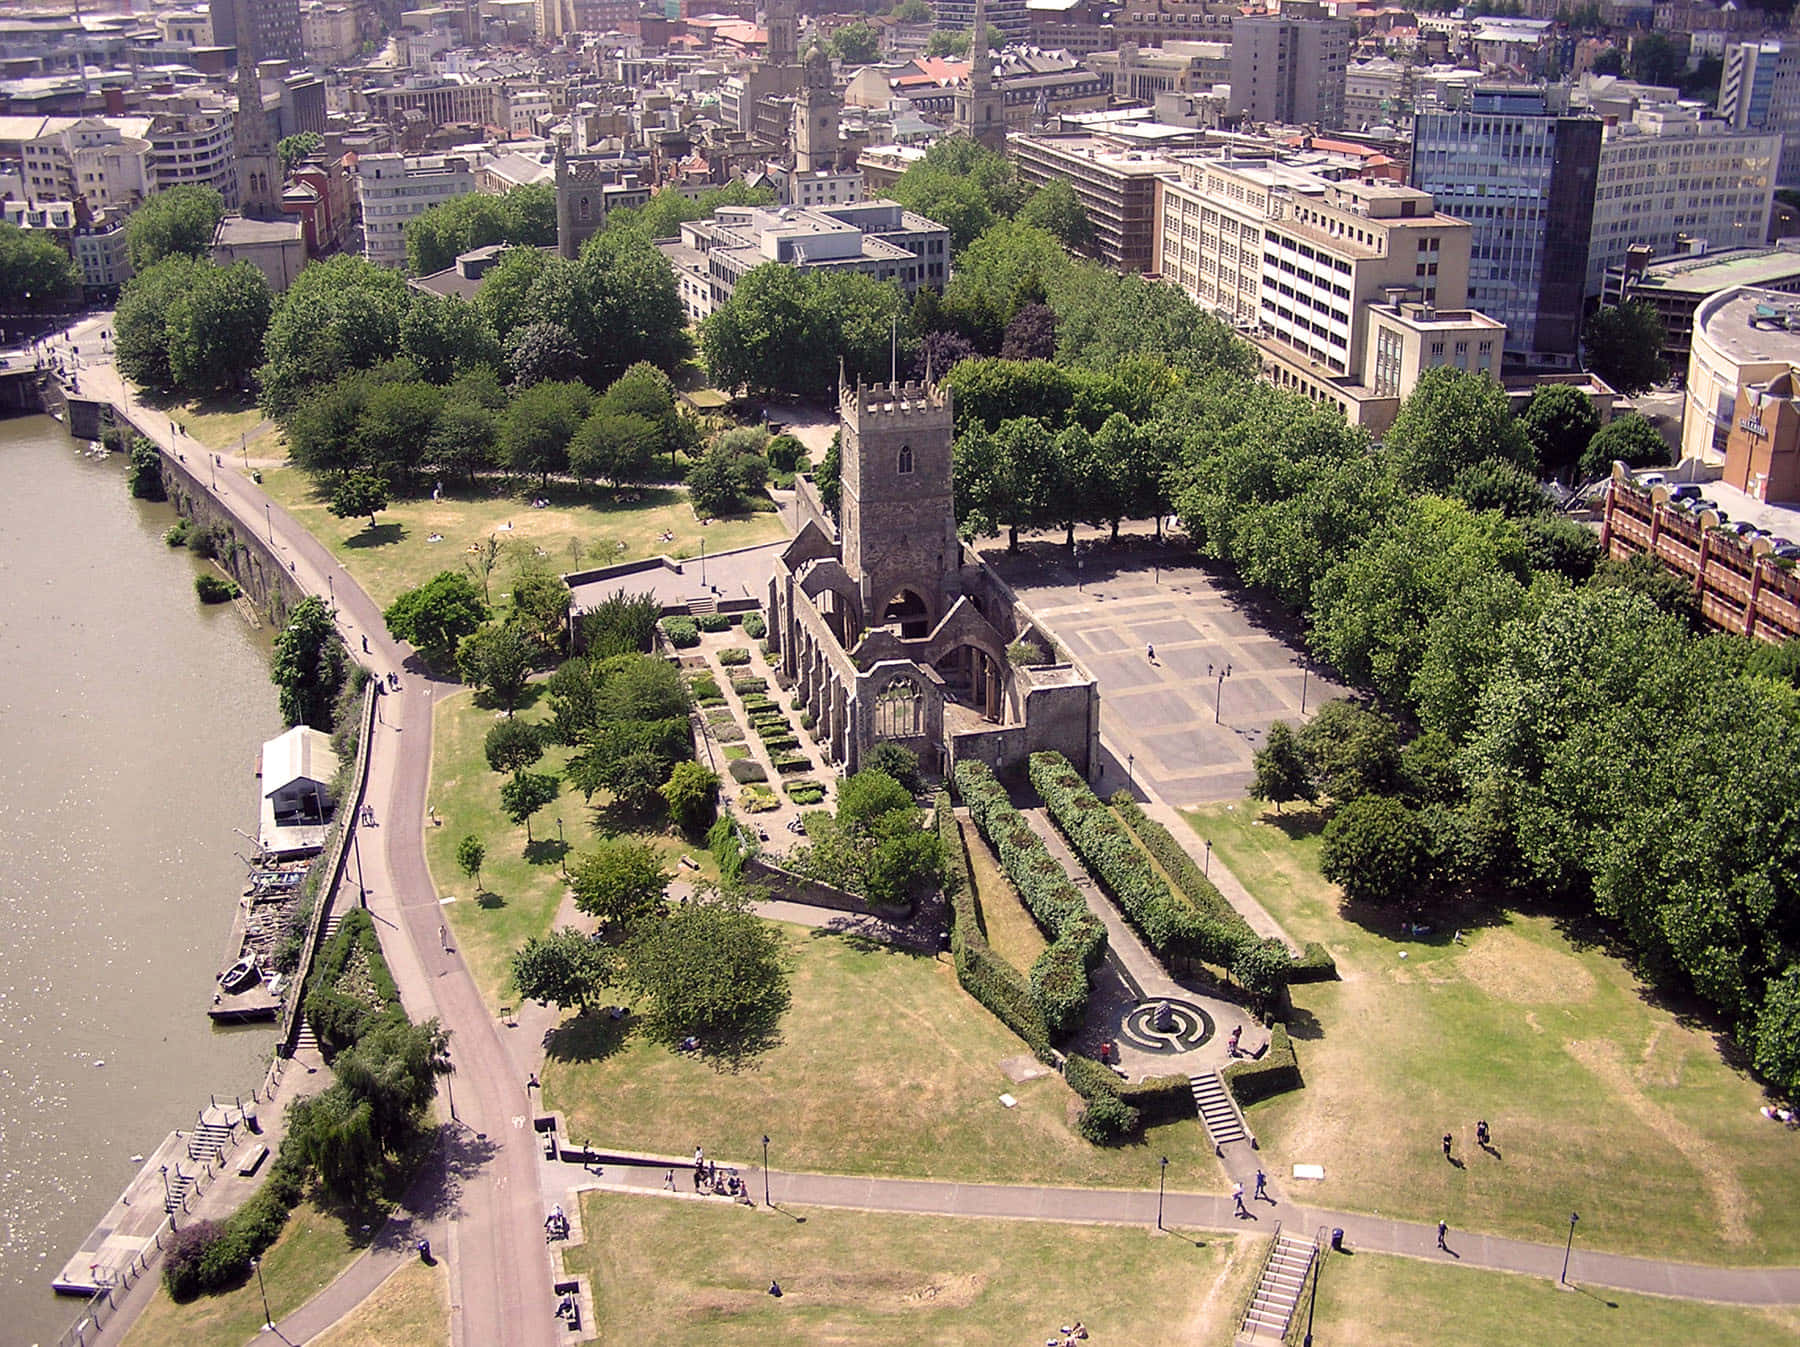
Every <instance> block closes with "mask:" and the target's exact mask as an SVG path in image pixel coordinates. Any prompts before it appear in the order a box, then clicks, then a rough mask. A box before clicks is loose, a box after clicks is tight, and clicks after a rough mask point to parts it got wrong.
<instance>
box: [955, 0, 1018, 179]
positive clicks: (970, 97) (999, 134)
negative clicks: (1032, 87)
mask: <svg viewBox="0 0 1800 1347" xmlns="http://www.w3.org/2000/svg"><path fill="white" fill-rule="evenodd" d="M951 111H952V114H953V122H954V129H955V132H956V134H957V135H959V136H967V137H969V139H971V140H974V141H978V142H980V143H981V144H982V145H985V146H986V147H987V148H988V149H990V150H992V151H993V152H994V153H995V154H1005V153H1006V94H1005V92H1004V91H1002V90H1000V89H996V88H995V87H994V65H993V62H992V61H991V60H989V59H988V45H987V10H986V8H985V6H984V5H983V4H982V0H975V36H974V38H973V39H972V40H971V41H970V43H969V81H968V83H967V84H965V85H961V86H959V87H958V88H957V89H956V91H955V92H954V93H953V94H952V95H951Z"/></svg>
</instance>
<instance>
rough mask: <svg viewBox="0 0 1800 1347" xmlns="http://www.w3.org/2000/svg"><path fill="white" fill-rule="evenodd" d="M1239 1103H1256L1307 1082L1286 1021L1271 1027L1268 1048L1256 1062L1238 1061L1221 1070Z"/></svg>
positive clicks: (1296, 1088)
mask: <svg viewBox="0 0 1800 1347" xmlns="http://www.w3.org/2000/svg"><path fill="white" fill-rule="evenodd" d="M1219 1074H1220V1075H1222V1076H1223V1077H1224V1078H1225V1084H1226V1085H1227V1086H1228V1087H1229V1088H1230V1090H1231V1093H1232V1095H1233V1096H1234V1097H1235V1098H1236V1099H1237V1101H1238V1103H1240V1104H1254V1103H1255V1102H1256V1101H1257V1100H1259V1099H1267V1098H1269V1096H1271V1095H1277V1094H1284V1093H1286V1092H1287V1091H1288V1090H1298V1089H1299V1088H1300V1087H1301V1086H1302V1085H1304V1084H1305V1083H1306V1082H1305V1081H1303V1080H1301V1079H1300V1059H1299V1058H1298V1057H1296V1056H1295V1055H1294V1044H1293V1040H1292V1039H1290V1038H1289V1037H1288V1031H1287V1025H1285V1024H1277V1025H1275V1026H1274V1028H1273V1029H1271V1030H1270V1031H1269V1050H1268V1051H1267V1052H1265V1053H1264V1054H1263V1055H1262V1056H1261V1057H1260V1058H1258V1059H1257V1060H1256V1061H1254V1062H1246V1061H1237V1062H1233V1063H1231V1064H1230V1065H1229V1066H1227V1067H1226V1068H1225V1069H1224V1070H1223V1071H1222V1072H1220V1073H1219Z"/></svg>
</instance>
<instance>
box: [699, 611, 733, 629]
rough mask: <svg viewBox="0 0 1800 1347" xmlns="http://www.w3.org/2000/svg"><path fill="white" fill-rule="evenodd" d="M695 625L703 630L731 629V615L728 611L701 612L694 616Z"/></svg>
mask: <svg viewBox="0 0 1800 1347" xmlns="http://www.w3.org/2000/svg"><path fill="white" fill-rule="evenodd" d="M694 625H695V626H696V627H698V628H700V630H701V631H730V630H731V616H730V614H728V613H701V614H699V615H698V616H697V617H695V618H694Z"/></svg>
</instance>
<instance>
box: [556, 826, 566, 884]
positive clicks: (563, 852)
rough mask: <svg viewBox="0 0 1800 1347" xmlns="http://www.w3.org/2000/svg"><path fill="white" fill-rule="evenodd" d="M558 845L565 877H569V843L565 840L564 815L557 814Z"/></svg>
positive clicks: (559, 859) (559, 858) (558, 857)
mask: <svg viewBox="0 0 1800 1347" xmlns="http://www.w3.org/2000/svg"><path fill="white" fill-rule="evenodd" d="M556 845H557V849H558V851H559V853H560V854H559V855H558V856H557V860H558V861H560V862H561V864H562V872H563V878H564V879H567V878H568V877H569V844H568V843H567V842H566V841H564V840H563V826H562V815H561V814H558V815H557V816H556Z"/></svg>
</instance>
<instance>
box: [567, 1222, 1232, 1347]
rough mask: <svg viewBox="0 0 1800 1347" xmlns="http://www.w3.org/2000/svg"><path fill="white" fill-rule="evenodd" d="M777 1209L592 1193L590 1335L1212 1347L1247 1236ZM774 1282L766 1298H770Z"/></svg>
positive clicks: (1227, 1312) (1225, 1330)
mask: <svg viewBox="0 0 1800 1347" xmlns="http://www.w3.org/2000/svg"><path fill="white" fill-rule="evenodd" d="M793 1214H794V1215H796V1216H804V1218H805V1219H804V1220H803V1221H797V1220H794V1219H792V1218H791V1217H790V1216H788V1215H784V1214H782V1213H779V1212H769V1211H753V1210H749V1209H746V1208H744V1207H737V1206H731V1207H728V1206H724V1205H713V1204H711V1203H699V1202H680V1201H670V1200H663V1199H658V1198H648V1197H625V1196H620V1195H616V1194H606V1193H589V1194H587V1195H585V1196H584V1198H583V1199H582V1220H583V1224H584V1225H585V1227H586V1228H587V1230H588V1231H589V1232H592V1233H591V1234H590V1238H589V1240H588V1242H587V1243H586V1244H584V1245H582V1246H580V1247H577V1248H572V1249H570V1250H569V1251H568V1255H567V1259H568V1264H569V1266H570V1269H571V1270H572V1271H580V1272H586V1273H587V1274H588V1276H589V1279H590V1282H591V1284H592V1286H593V1290H594V1301H595V1306H596V1317H597V1319H598V1321H599V1322H598V1324H597V1327H598V1329H599V1331H600V1339H601V1341H603V1342H621V1343H632V1344H634V1345H636V1344H641V1345H642V1347H689V1345H690V1344H691V1345H692V1347H700V1345H701V1344H704V1345H705V1347H730V1345H731V1344H745V1347H749V1345H750V1344H755V1345H756V1347H764V1344H768V1343H777V1342H779V1343H790V1344H802V1343H816V1344H828V1343H829V1344H838V1343H869V1344H876V1343H943V1344H949V1343H957V1344H963V1343H967V1344H972V1345H974V1347H985V1344H1019V1345H1020V1347H1024V1345H1025V1344H1037V1343H1041V1342H1044V1341H1046V1340H1048V1339H1049V1338H1051V1337H1053V1336H1054V1337H1056V1338H1057V1339H1058V1340H1059V1341H1060V1337H1061V1335H1060V1333H1059V1332H1058V1330H1059V1329H1061V1328H1063V1327H1065V1326H1067V1325H1071V1324H1073V1323H1074V1322H1075V1321H1076V1320H1081V1321H1082V1322H1083V1323H1084V1324H1085V1325H1086V1327H1087V1330H1088V1334H1089V1341H1090V1342H1091V1343H1093V1344H1095V1347H1106V1345H1107V1344H1142V1345H1144V1347H1148V1344H1158V1345H1159V1347H1175V1345H1176V1344H1182V1345H1184V1347H1185V1345H1188V1344H1191V1345H1192V1347H1225V1344H1227V1343H1229V1342H1230V1341H1231V1338H1232V1330H1233V1329H1234V1328H1235V1326H1236V1320H1237V1315H1238V1314H1239V1312H1241V1310H1242V1306H1243V1302H1244V1301H1246V1300H1247V1299H1248V1296H1249V1286H1250V1282H1251V1279H1252V1278H1253V1277H1254V1275H1255V1271H1256V1268H1257V1266H1258V1264H1259V1261H1260V1255H1261V1248H1262V1241H1260V1240H1253V1239H1252V1240H1242V1241H1240V1240H1234V1239H1232V1238H1231V1237H1230V1236H1223V1235H1211V1234H1208V1235H1203V1236H1202V1237H1201V1239H1200V1243H1199V1247H1196V1244H1195V1242H1194V1241H1193V1240H1192V1239H1188V1238H1183V1237H1181V1236H1179V1235H1175V1236H1158V1235H1156V1234H1154V1233H1152V1232H1149V1231H1145V1230H1140V1229H1128V1228H1121V1227H1117V1226H1080V1225H1051V1224H1040V1223H1035V1222H1027V1221H990V1220H955V1219H948V1218H944V1217H937V1216H911V1215H890V1214H883V1213H872V1212H852V1211H832V1210H824V1209H820V1208H807V1209H804V1210H802V1209H795V1211H794V1213H793ZM771 1281H778V1282H779V1283H780V1284H781V1292H782V1294H781V1297H780V1299H776V1298H775V1297H774V1296H771V1295H770V1294H769V1293H768V1290H769V1283H770V1282H771Z"/></svg>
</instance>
